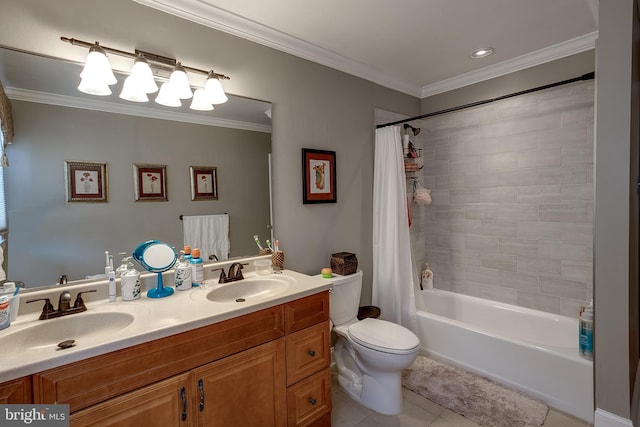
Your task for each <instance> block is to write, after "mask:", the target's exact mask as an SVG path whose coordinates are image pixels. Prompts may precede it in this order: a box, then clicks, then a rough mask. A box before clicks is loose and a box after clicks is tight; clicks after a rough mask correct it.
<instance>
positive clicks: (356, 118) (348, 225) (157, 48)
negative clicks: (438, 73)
mask: <svg viewBox="0 0 640 427" xmlns="http://www.w3.org/2000/svg"><path fill="white" fill-rule="evenodd" d="M62 35H64V36H67V37H75V38H78V39H83V40H99V41H100V42H101V43H102V44H104V45H106V46H112V47H115V48H119V49H123V50H133V49H134V48H138V49H143V50H148V51H152V52H157V53H159V54H164V55H167V56H173V57H177V58H178V59H180V60H181V61H182V62H183V63H184V64H187V65H190V66H193V67H197V68H205V69H209V68H211V67H214V68H215V69H216V71H217V72H220V73H224V74H227V75H229V76H230V77H231V80H229V81H226V82H225V83H224V86H225V90H227V91H228V92H229V93H233V94H236V95H240V96H246V97H252V98H257V99H263V100H268V101H271V102H272V103H273V109H272V111H273V133H272V153H273V166H274V177H273V183H274V217H275V221H274V223H275V233H276V237H278V238H279V240H280V242H281V246H282V248H283V250H284V251H285V255H286V260H285V266H286V267H288V268H292V269H295V270H298V271H300V272H303V273H312V274H316V273H318V272H319V270H320V268H321V267H323V266H326V265H327V264H328V262H329V260H330V256H331V253H334V252H338V251H350V252H354V253H356V254H357V256H358V259H359V261H360V266H361V267H362V269H363V270H364V272H365V276H364V289H363V300H364V301H369V300H370V295H371V291H370V287H371V283H370V281H371V263H372V261H371V258H372V240H371V228H372V226H373V225H372V213H371V210H372V203H373V202H372V184H371V183H372V179H373V132H374V126H373V110H374V108H376V107H379V108H383V109H385V110H389V111H395V112H398V113H402V114H406V115H408V116H413V115H416V114H418V113H419V111H420V101H419V100H418V99H417V98H415V97H412V96H409V95H406V94H401V93H398V92H396V91H393V90H390V89H386V88H382V87H380V86H378V85H375V84H373V83H371V82H368V81H365V80H362V79H359V78H356V77H353V76H350V75H347V74H345V73H342V72H339V71H336V70H333V69H330V68H327V67H324V66H320V65H317V64H315V63H312V62H309V61H306V60H303V59H300V58H296V57H293V56H291V55H288V54H285V53H282V52H279V51H275V50H273V49H270V48H267V47H264V46H261V45H258V44H255V43H252V42H249V41H246V40H242V39H239V38H236V37H233V36H230V35H227V34H224V33H221V32H218V31H215V30H212V29H209V28H206V27H204V26H201V25H196V24H194V23H192V22H188V21H185V20H183V19H179V18H176V17H173V16H170V15H167V14H164V13H161V12H157V11H155V10H153V9H150V8H147V7H144V6H141V5H138V4H136V3H134V2H132V1H129V0H114V1H110V2H104V1H99V0H61V1H56V2H50V1H47V0H5V1H3V4H2V14H0V40H2V43H3V44H6V45H8V46H14V47H20V48H23V49H26V50H30V51H36V52H41V53H44V54H48V55H54V56H58V57H65V58H69V59H73V60H76V61H84V58H85V57H86V53H87V52H86V51H85V50H83V49H80V48H78V47H74V46H71V45H69V44H66V43H62V42H61V41H60V40H59V38H60V36H62ZM114 62H115V58H114V57H113V56H112V63H114ZM114 66H115V65H114ZM129 66H130V65H129ZM220 108H223V107H220ZM303 147H304V148H318V149H324V150H334V151H336V155H337V198H338V202H337V203H336V204H321V205H304V204H303V203H302V184H301V176H302V161H301V149H302V148H303Z"/></svg>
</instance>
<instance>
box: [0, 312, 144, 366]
mask: <svg viewBox="0 0 640 427" xmlns="http://www.w3.org/2000/svg"><path fill="white" fill-rule="evenodd" d="M134 319H135V318H134V316H133V315H131V314H129V313H118V312H100V313H82V314H72V315H69V316H66V317H59V318H56V319H49V320H41V321H38V323H36V324H34V325H32V326H29V327H26V328H24V329H18V330H16V331H12V330H11V328H9V329H6V330H5V331H3V332H0V357H1V356H2V355H3V353H5V352H11V351H15V350H16V349H24V350H38V349H50V350H55V349H57V346H58V343H60V342H62V341H66V340H75V344H76V345H79V346H80V345H83V344H87V343H96V342H101V341H104V340H105V339H108V338H110V337H112V336H113V335H115V334H117V333H118V332H120V331H122V330H123V329H124V328H126V327H127V326H129V325H130V324H131V323H133V321H134Z"/></svg>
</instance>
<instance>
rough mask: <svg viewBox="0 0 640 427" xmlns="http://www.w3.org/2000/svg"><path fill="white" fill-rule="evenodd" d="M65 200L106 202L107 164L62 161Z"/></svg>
mask: <svg viewBox="0 0 640 427" xmlns="http://www.w3.org/2000/svg"><path fill="white" fill-rule="evenodd" d="M64 170H65V181H66V187H67V202H107V201H108V197H107V164H106V163H103V162H76V161H73V160H65V161H64Z"/></svg>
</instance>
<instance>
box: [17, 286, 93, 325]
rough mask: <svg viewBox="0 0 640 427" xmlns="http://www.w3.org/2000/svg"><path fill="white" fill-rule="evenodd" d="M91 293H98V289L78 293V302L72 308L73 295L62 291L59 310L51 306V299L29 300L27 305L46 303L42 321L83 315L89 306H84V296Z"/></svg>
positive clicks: (41, 314) (43, 308)
mask: <svg viewBox="0 0 640 427" xmlns="http://www.w3.org/2000/svg"><path fill="white" fill-rule="evenodd" d="M89 292H97V290H96V289H91V290H90V291H83V292H78V295H77V296H76V300H75V302H74V303H73V307H71V293H70V292H69V291H62V292H61V293H60V297H59V298H58V309H57V310H56V309H55V308H54V307H53V304H51V300H50V299H49V298H36V299H30V300H27V301H26V303H27V304H29V303H32V302H35V301H44V306H43V307H42V313H40V317H39V319H40V320H46V319H53V318H55V317H61V316H66V315H69V314H75V313H81V312H83V311H87V306H86V305H84V300H83V299H82V294H86V293H89Z"/></svg>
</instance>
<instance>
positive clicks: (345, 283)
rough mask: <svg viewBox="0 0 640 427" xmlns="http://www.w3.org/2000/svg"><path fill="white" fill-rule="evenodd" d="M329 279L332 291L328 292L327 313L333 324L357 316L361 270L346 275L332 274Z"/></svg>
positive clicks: (339, 323)
mask: <svg viewBox="0 0 640 427" xmlns="http://www.w3.org/2000/svg"><path fill="white" fill-rule="evenodd" d="M331 280H332V282H333V292H331V294H330V295H331V296H330V303H329V315H330V317H331V321H332V322H333V324H334V325H341V324H343V323H346V322H348V321H350V320H353V319H355V318H356V317H357V316H358V309H359V307H360V291H361V290H362V270H358V271H357V272H355V273H353V274H349V275H348V276H340V275H339V274H334V275H333V278H332V279H331Z"/></svg>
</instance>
